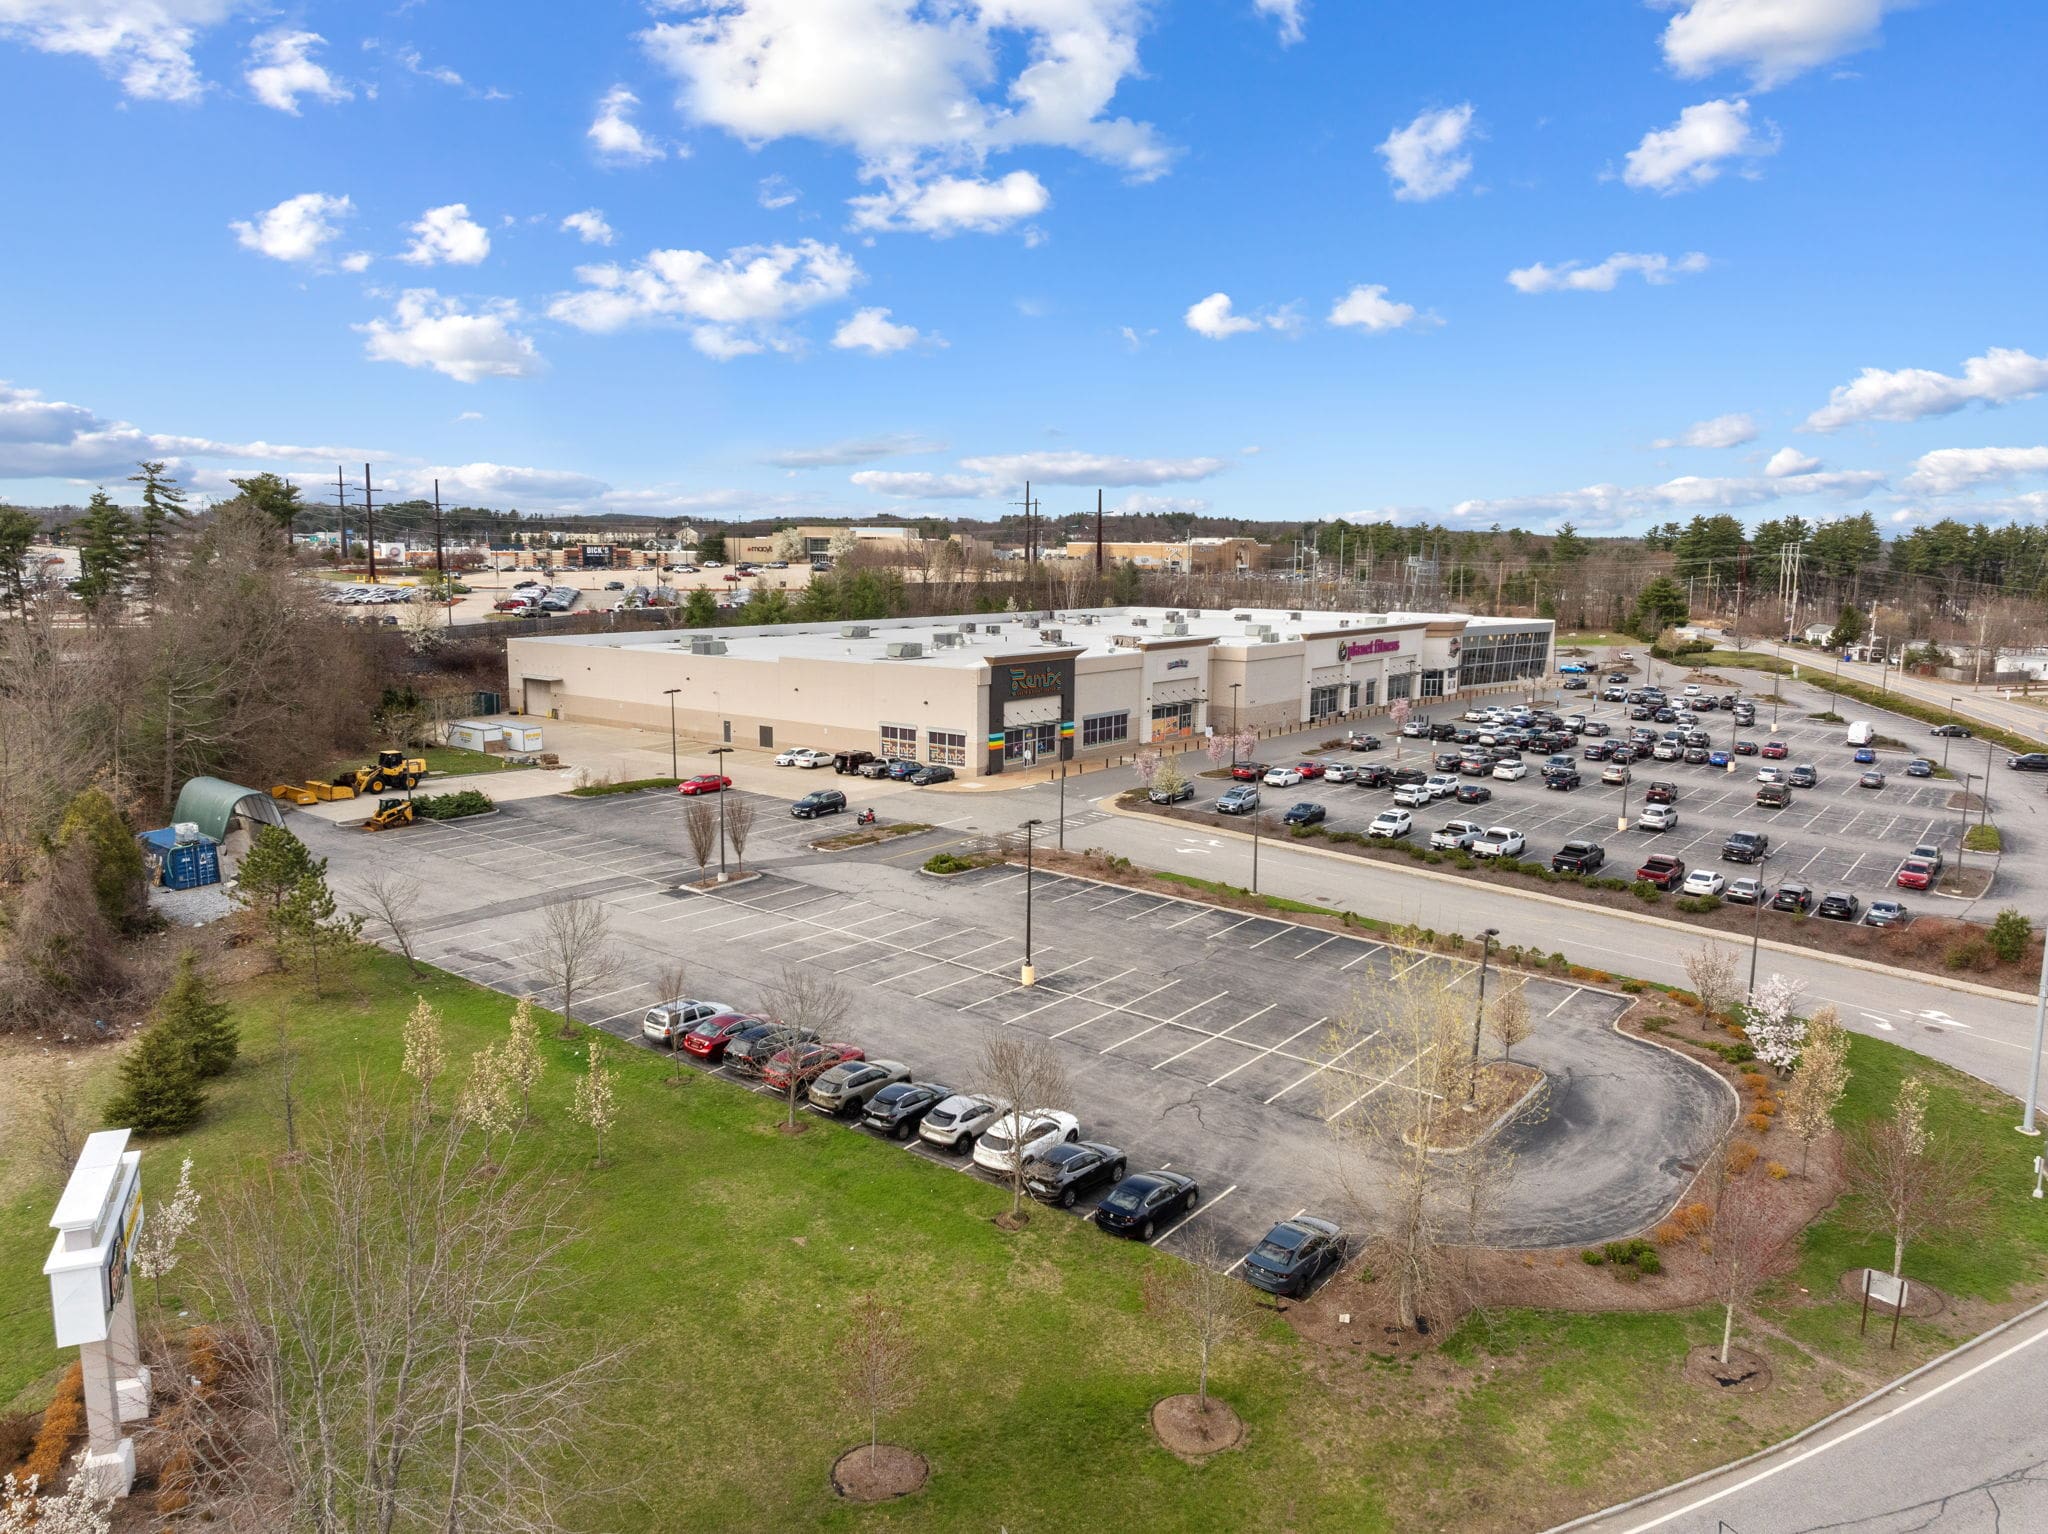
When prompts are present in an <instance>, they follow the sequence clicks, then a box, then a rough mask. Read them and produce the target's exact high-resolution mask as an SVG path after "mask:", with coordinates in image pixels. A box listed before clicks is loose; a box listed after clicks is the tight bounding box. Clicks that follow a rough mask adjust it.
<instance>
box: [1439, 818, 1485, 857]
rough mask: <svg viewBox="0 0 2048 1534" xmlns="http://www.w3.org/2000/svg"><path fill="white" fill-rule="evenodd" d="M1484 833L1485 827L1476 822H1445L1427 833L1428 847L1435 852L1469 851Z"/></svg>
mask: <svg viewBox="0 0 2048 1534" xmlns="http://www.w3.org/2000/svg"><path fill="white" fill-rule="evenodd" d="M1485 831H1486V827H1484V826H1482V825H1481V824H1480V823H1479V822H1478V821H1476V820H1452V821H1446V822H1445V823H1444V824H1443V825H1442V826H1441V827H1439V828H1438V829H1437V830H1434V831H1432V832H1430V833H1429V845H1430V846H1431V848H1433V849H1434V850H1435V851H1437V852H1452V851H1455V850H1457V849H1459V848H1465V849H1468V850H1469V849H1470V848H1471V846H1472V844H1473V843H1474V842H1476V841H1478V840H1479V838H1480V837H1481V836H1482V835H1483V834H1484V833H1485Z"/></svg>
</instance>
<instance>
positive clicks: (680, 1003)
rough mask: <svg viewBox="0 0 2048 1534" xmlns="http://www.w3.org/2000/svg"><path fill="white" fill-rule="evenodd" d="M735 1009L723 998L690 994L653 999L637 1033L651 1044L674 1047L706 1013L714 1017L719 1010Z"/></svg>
mask: <svg viewBox="0 0 2048 1534" xmlns="http://www.w3.org/2000/svg"><path fill="white" fill-rule="evenodd" d="M734 1010H736V1009H735V1008H732V1007H729V1006H727V1005H726V1004H725V1003H724V1002H722V1001H699V1000H697V999H696V998H695V997H692V996H678V997H676V998H675V1000H673V1001H662V1002H656V1003H655V1004H654V1005H653V1006H651V1007H649V1008H648V1009H647V1012H646V1015H645V1016H643V1017H642V1018H641V1019H640V1034H641V1037H643V1038H645V1039H646V1040H647V1042H648V1043H650V1044H656V1045H659V1046H660V1047H661V1048H663V1049H673V1048H675V1047H676V1046H677V1045H678V1044H680V1043H681V1042H682V1035H684V1034H686V1033H688V1032H689V1031H690V1030H691V1029H692V1028H694V1027H696V1026H697V1025H698V1024H699V1023H701V1022H703V1021H704V1019H706V1018H707V1017H717V1016H718V1015H719V1014H720V1013H723V1012H731V1011H734Z"/></svg>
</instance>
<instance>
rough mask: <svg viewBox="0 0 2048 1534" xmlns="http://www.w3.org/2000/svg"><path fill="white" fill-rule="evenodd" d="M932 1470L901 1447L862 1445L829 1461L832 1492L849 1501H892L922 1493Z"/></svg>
mask: <svg viewBox="0 0 2048 1534" xmlns="http://www.w3.org/2000/svg"><path fill="white" fill-rule="evenodd" d="M931 1476H932V1467H931V1462H930V1461H928V1460H927V1459H926V1458H925V1457H924V1456H923V1455H922V1454H919V1453H918V1452H917V1451H916V1450H914V1449H906V1448H904V1447H903V1446H902V1445H901V1444H894V1443H878V1444H865V1443H864V1444H862V1445H861V1446H860V1447H859V1448H857V1449H848V1450H847V1451H846V1452H845V1453H844V1454H842V1455H840V1456H839V1458H838V1459H836V1460H834V1461H833V1462H832V1489H833V1490H834V1491H836V1492H837V1493H839V1495H840V1496H842V1497H844V1498H845V1499H846V1500H847V1501H849V1502H893V1501H894V1500H895V1499H896V1498H898V1497H907V1496H909V1495H910V1494H911V1493H912V1492H916V1491H922V1490H923V1489H924V1483H925V1482H926V1481H928V1480H930V1479H931Z"/></svg>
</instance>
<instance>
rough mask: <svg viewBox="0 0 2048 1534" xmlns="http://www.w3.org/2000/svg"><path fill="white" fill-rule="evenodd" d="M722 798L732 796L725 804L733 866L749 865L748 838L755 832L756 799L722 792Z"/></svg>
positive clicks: (726, 826) (743, 866) (738, 867)
mask: <svg viewBox="0 0 2048 1534" xmlns="http://www.w3.org/2000/svg"><path fill="white" fill-rule="evenodd" d="M719 797H720V799H721V800H724V799H727V798H730V800H731V802H730V803H729V804H727V805H726V806H725V834H726V838H727V840H729V841H730V842H731V843H732V861H733V867H734V868H735V869H736V870H738V869H744V868H745V867H746V866H747V838H748V837H749V836H751V835H753V834H754V801H753V800H751V799H748V798H745V797H743V796H741V795H738V794H732V795H724V794H721V795H720V796H719Z"/></svg>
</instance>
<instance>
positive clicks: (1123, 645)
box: [1109, 634, 1143, 650]
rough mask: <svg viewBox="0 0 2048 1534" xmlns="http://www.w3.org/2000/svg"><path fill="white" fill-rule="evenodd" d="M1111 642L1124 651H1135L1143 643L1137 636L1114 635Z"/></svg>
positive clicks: (1110, 637)
mask: <svg viewBox="0 0 2048 1534" xmlns="http://www.w3.org/2000/svg"><path fill="white" fill-rule="evenodd" d="M1109 642H1110V643H1111V644H1113V645H1115V646H1117V648H1119V649H1123V650H1135V649H1137V648H1138V647H1139V646H1140V645H1141V644H1142V643H1143V641H1142V640H1140V639H1139V638H1138V636H1137V635H1136V634H1112V635H1110V636H1109Z"/></svg>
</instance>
